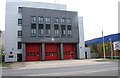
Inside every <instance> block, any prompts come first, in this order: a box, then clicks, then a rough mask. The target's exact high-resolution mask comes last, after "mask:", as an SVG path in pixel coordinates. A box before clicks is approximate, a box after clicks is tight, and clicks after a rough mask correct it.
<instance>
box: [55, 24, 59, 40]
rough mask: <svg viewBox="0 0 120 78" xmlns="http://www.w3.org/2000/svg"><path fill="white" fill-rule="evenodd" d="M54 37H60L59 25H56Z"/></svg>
mask: <svg viewBox="0 0 120 78" xmlns="http://www.w3.org/2000/svg"><path fill="white" fill-rule="evenodd" d="M54 37H56V38H57V37H59V25H54Z"/></svg>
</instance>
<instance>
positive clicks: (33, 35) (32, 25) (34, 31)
mask: <svg viewBox="0 0 120 78" xmlns="http://www.w3.org/2000/svg"><path fill="white" fill-rule="evenodd" d="M36 34H37V33H36V24H31V36H32V37H36Z"/></svg>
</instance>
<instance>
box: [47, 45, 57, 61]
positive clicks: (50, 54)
mask: <svg viewBox="0 0 120 78" xmlns="http://www.w3.org/2000/svg"><path fill="white" fill-rule="evenodd" d="M45 60H58V44H53V43H52V44H45Z"/></svg>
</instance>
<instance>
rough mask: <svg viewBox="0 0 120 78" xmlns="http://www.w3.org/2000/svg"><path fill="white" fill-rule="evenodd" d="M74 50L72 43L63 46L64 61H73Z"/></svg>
mask: <svg viewBox="0 0 120 78" xmlns="http://www.w3.org/2000/svg"><path fill="white" fill-rule="evenodd" d="M74 49H75V47H74V44H72V43H65V44H63V53H64V59H74Z"/></svg>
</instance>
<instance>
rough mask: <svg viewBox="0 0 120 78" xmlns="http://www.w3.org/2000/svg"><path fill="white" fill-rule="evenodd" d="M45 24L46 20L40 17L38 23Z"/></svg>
mask: <svg viewBox="0 0 120 78" xmlns="http://www.w3.org/2000/svg"><path fill="white" fill-rule="evenodd" d="M43 22H44V18H43V17H40V16H39V17H38V23H39V24H43Z"/></svg>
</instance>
